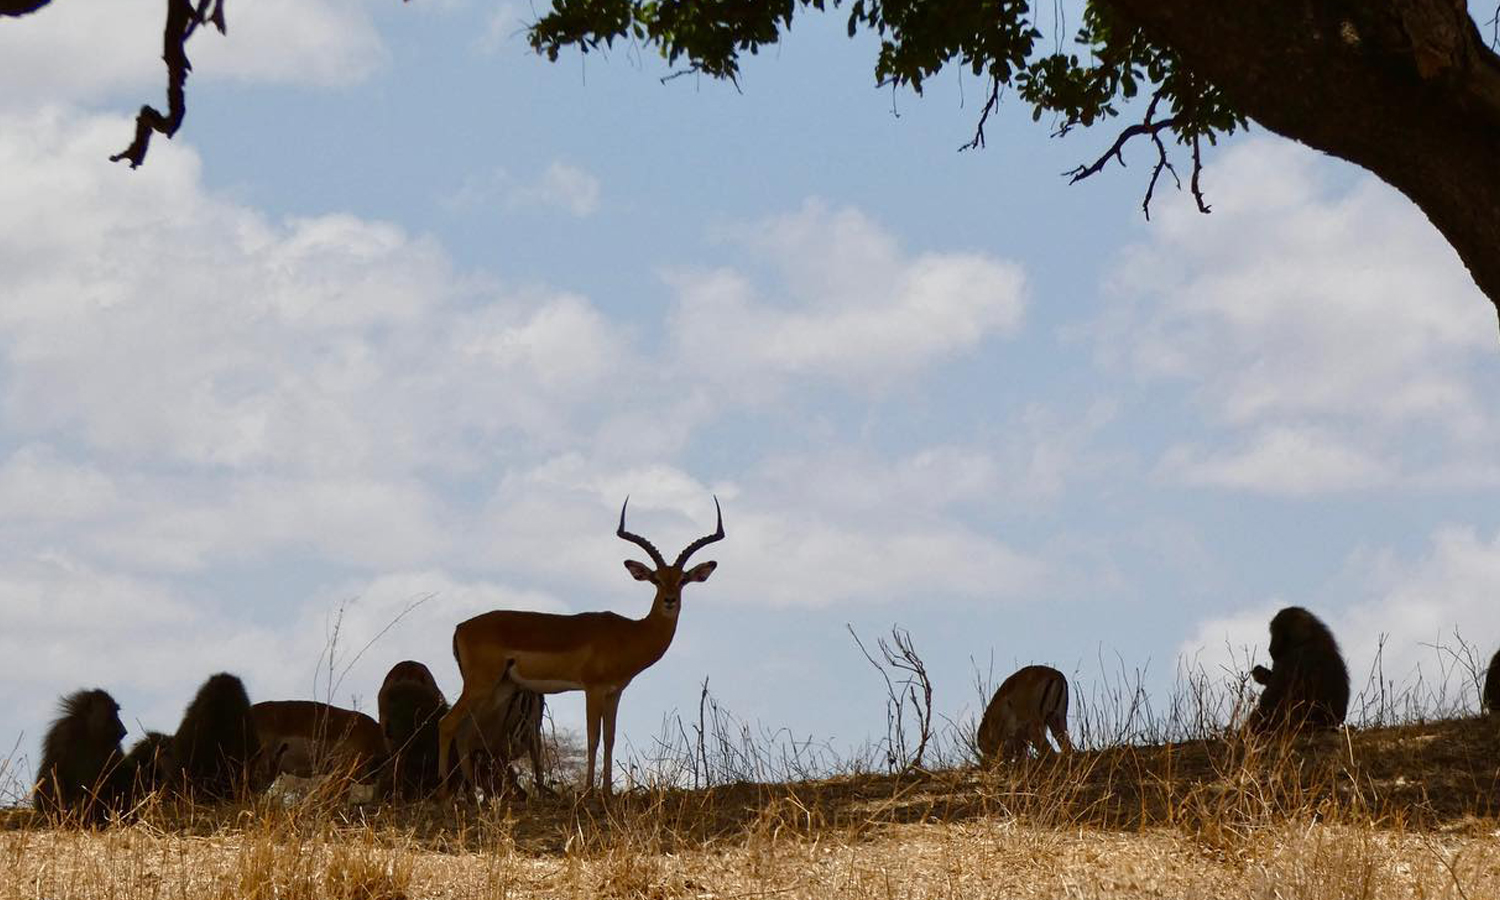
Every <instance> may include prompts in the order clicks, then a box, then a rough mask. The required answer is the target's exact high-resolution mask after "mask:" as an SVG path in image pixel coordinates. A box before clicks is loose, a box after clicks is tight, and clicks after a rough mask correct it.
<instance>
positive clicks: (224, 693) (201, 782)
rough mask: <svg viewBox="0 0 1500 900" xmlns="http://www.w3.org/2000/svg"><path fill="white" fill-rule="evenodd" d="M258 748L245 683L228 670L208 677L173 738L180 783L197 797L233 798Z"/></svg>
mask: <svg viewBox="0 0 1500 900" xmlns="http://www.w3.org/2000/svg"><path fill="white" fill-rule="evenodd" d="M259 750H260V742H259V741H258V740H257V739H256V736H255V725H254V723H252V722H251V720H250V697H249V695H248V694H246V693H245V685H244V683H243V682H241V681H240V680H239V678H237V677H235V676H233V675H231V674H229V673H228V672H220V673H219V674H217V675H213V676H210V677H209V679H208V680H207V681H205V682H203V686H202V687H200V688H199V689H198V693H197V695H195V696H194V697H193V702H192V703H189V704H188V708H187V711H186V712H185V713H183V715H182V724H181V725H179V726H177V734H176V735H174V736H173V738H172V753H173V755H174V756H175V757H176V760H177V763H178V764H180V765H181V766H182V774H183V780H184V782H185V785H184V787H185V788H186V790H187V791H188V792H189V793H191V794H193V795H194V796H198V797H206V798H210V799H218V800H222V799H227V798H230V797H234V796H236V795H238V794H240V793H241V792H243V791H245V790H248V789H249V788H250V787H251V785H250V783H249V772H250V763H251V761H252V760H254V759H255V757H256V756H257V754H258V752H259Z"/></svg>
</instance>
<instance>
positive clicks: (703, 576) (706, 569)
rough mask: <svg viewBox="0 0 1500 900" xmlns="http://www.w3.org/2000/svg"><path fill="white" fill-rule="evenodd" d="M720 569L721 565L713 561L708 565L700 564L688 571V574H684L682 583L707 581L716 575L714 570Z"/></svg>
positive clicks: (707, 563)
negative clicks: (709, 577)
mask: <svg viewBox="0 0 1500 900" xmlns="http://www.w3.org/2000/svg"><path fill="white" fill-rule="evenodd" d="M718 567H719V564H718V563H716V562H714V561H713V560H709V561H708V562H706V563H698V564H697V565H696V566H693V567H692V568H691V569H688V570H687V571H686V572H683V573H682V583H683V584H687V583H688V582H689V581H707V580H708V576H710V575H712V574H713V573H714V569H717V568H718Z"/></svg>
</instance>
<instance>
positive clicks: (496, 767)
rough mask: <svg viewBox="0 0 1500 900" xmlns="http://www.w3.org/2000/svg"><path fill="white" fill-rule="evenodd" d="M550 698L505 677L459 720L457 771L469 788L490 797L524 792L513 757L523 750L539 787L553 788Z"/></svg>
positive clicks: (541, 788)
mask: <svg viewBox="0 0 1500 900" xmlns="http://www.w3.org/2000/svg"><path fill="white" fill-rule="evenodd" d="M546 708H547V699H546V697H544V696H543V695H542V694H540V693H538V692H536V691H532V690H527V689H526V688H523V687H521V686H519V685H517V684H516V683H515V682H514V681H511V680H510V679H509V678H502V679H501V680H500V683H499V684H497V685H495V689H494V690H493V691H491V692H490V695H489V696H488V697H487V698H485V699H484V700H483V701H482V702H480V703H476V704H475V705H474V706H473V707H472V710H471V713H470V715H469V716H468V717H466V718H465V719H464V720H463V722H462V723H461V724H460V725H459V728H458V735H457V737H455V738H454V745H455V749H456V750H457V752H458V766H459V770H460V771H459V772H458V773H449V774H450V775H455V774H456V775H458V776H459V777H461V778H462V779H463V781H464V782H466V784H467V787H468V788H469V789H471V790H472V789H475V788H477V789H479V790H481V791H483V792H484V794H485V796H486V797H494V796H497V795H498V794H500V793H503V792H505V791H514V792H515V793H516V794H517V795H518V796H520V797H522V798H524V797H525V796H526V792H525V791H523V790H521V783H520V781H519V780H517V779H516V774H515V772H514V771H512V770H511V765H510V764H511V762H512V761H513V760H516V759H519V758H520V756H521V754H522V753H525V754H527V755H528V756H529V757H531V777H532V781H533V782H534V783H535V784H536V787H537V790H539V791H541V792H543V793H551V792H550V791H549V790H548V788H547V783H546V780H545V779H544V778H543V777H542V716H543V714H544V713H545V712H546Z"/></svg>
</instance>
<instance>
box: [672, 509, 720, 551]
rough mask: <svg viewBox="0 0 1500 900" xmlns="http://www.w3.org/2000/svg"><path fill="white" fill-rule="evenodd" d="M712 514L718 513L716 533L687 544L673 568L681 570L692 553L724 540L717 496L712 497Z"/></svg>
mask: <svg viewBox="0 0 1500 900" xmlns="http://www.w3.org/2000/svg"><path fill="white" fill-rule="evenodd" d="M714 512H716V513H718V518H719V527H718V529H717V530H716V531H714V533H713V534H710V535H707V536H705V537H701V538H698V539H697V540H696V541H693V542H692V543H691V544H688V545H687V548H686V549H685V550H683V551H682V552H681V553H679V554H677V562H675V563H672V565H673V566H675V567H677V568H679V569H680V568H682V567H683V566H684V565H686V564H687V561H688V557H689V556H692V555H693V554H694V553H697V552H698V551H699V550H702V549H703V548H704V547H707V546H708V545H709V544H712V543H713V542H714V541H722V540H724V510H722V509H720V508H719V498H718V496H717V495H716V496H715V497H714Z"/></svg>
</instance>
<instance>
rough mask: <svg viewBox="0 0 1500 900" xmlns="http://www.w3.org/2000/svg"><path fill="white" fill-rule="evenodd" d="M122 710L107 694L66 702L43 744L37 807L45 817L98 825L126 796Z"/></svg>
mask: <svg viewBox="0 0 1500 900" xmlns="http://www.w3.org/2000/svg"><path fill="white" fill-rule="evenodd" d="M124 736H125V725H124V724H123V723H122V722H121V721H120V705H119V704H118V703H116V702H115V698H114V697H111V696H110V695H109V692H108V691H104V690H101V689H99V688H94V689H93V690H80V691H74V692H73V693H71V694H69V695H68V696H66V697H64V698H62V700H61V701H59V703H58V707H57V718H56V719H54V720H53V722H52V724H51V726H49V727H48V728H47V734H46V735H45V736H44V737H43V738H42V763H41V765H40V766H39V767H38V768H37V776H38V777H37V783H36V788H35V792H34V793H33V795H32V802H33V804H34V805H35V806H36V808H37V810H38V811H40V812H44V813H48V814H52V815H55V814H60V813H67V814H71V815H76V816H78V817H79V819H80V820H81V821H84V822H90V823H98V822H103V821H105V820H106V819H107V818H108V817H109V813H110V811H111V810H113V809H115V808H117V806H118V804H119V802H120V794H121V789H122V785H121V778H122V774H121V771H120V770H121V763H122V760H123V758H124V757H123V754H122V753H121V752H120V739H121V738H123V737H124Z"/></svg>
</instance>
